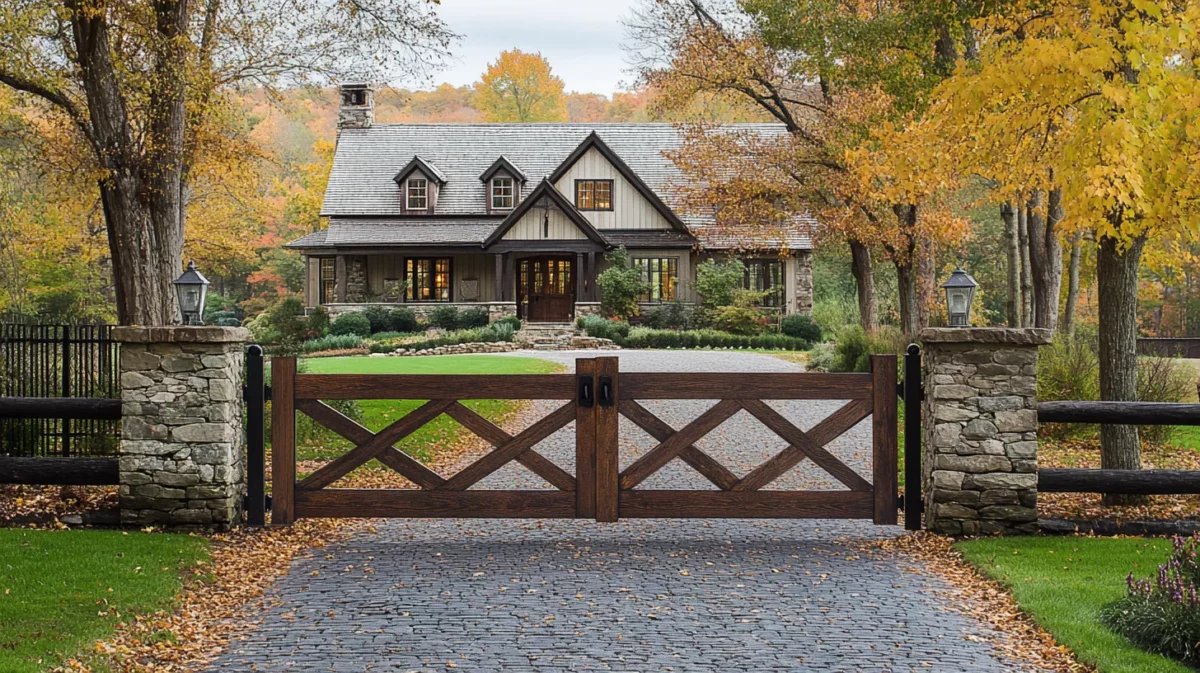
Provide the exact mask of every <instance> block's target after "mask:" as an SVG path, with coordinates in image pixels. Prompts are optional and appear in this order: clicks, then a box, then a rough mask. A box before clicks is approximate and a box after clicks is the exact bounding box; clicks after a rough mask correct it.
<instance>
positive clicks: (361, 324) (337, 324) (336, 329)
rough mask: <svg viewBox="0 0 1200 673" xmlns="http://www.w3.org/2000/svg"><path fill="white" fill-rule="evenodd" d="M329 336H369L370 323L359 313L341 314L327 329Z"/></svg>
mask: <svg viewBox="0 0 1200 673" xmlns="http://www.w3.org/2000/svg"><path fill="white" fill-rule="evenodd" d="M329 333H330V334H357V335H358V336H360V337H369V336H371V321H370V320H367V317H366V316H365V315H363V314H361V313H343V314H341V315H339V316H338V317H337V318H336V319H335V320H334V321H333V325H331V326H330V327H329Z"/></svg>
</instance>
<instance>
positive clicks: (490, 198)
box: [288, 84, 814, 322]
mask: <svg viewBox="0 0 1200 673" xmlns="http://www.w3.org/2000/svg"><path fill="white" fill-rule="evenodd" d="M341 96H342V101H341V109H340V113H339V119H338V142H337V150H336V153H335V156H334V161H333V169H332V172H331V173H330V176H329V185H328V188H327V189H326V192H325V201H324V205H323V206H322V211H321V215H322V216H323V217H327V218H328V220H329V226H328V228H327V229H324V230H321V231H317V232H314V233H312V234H309V235H307V236H305V237H303V238H301V239H300V240H297V241H294V242H292V243H290V244H289V245H288V247H289V248H292V249H295V250H299V251H300V252H302V253H303V254H304V256H305V258H306V260H307V265H308V266H307V269H308V273H307V279H306V284H307V287H306V294H305V297H306V303H307V305H308V306H309V307H315V306H325V307H326V309H327V310H329V312H330V313H332V314H337V313H342V312H346V311H351V310H361V309H362V308H364V307H366V306H369V305H372V304H388V305H393V304H397V303H404V304H411V305H413V306H414V308H416V309H417V310H418V312H421V311H422V307H426V308H428V307H432V306H436V305H445V304H457V305H460V306H463V305H473V306H483V307H486V308H487V309H488V312H489V314H490V315H491V316H492V317H493V319H495V318H498V317H501V316H506V315H516V316H518V317H520V318H521V319H523V320H527V321H531V322H566V321H569V320H571V319H573V318H574V317H575V316H577V315H585V314H588V313H594V312H595V311H596V310H597V309H598V301H599V296H598V290H597V288H596V283H595V278H596V275H597V274H598V273H600V272H601V271H603V269H604V266H605V264H606V261H605V253H606V252H607V251H609V250H611V249H613V248H616V247H624V248H625V249H626V250H627V251H628V252H629V256H630V258H631V259H632V260H633V263H634V264H635V265H637V266H638V267H640V268H641V269H642V270H643V274H644V278H645V279H646V280H647V281H648V283H649V286H650V290H649V292H648V293H647V294H646V296H644V297H643V298H642V300H643V301H644V302H645V303H646V304H661V303H663V302H670V301H683V302H694V301H696V300H697V296H696V291H695V273H696V266H697V264H698V263H700V262H701V261H703V260H704V259H705V258H706V257H717V258H723V257H727V256H731V255H732V256H736V257H738V258H740V259H742V260H743V262H744V263H745V266H746V284H747V287H748V288H749V289H753V290H759V291H764V292H765V293H766V300H765V304H766V305H768V306H774V307H777V308H778V309H779V310H781V311H782V312H784V313H797V312H799V313H807V312H809V311H810V309H811V306H812V273H811V247H812V246H811V241H810V236H809V233H810V230H811V227H812V225H813V224H814V222H813V221H812V220H811V219H808V218H803V219H799V220H797V221H794V222H789V223H785V224H773V225H771V226H769V227H768V226H765V225H764V226H761V227H754V226H749V227H747V226H740V227H734V226H727V225H726V224H724V223H721V222H719V221H718V219H717V217H716V216H715V214H713V213H708V214H697V213H684V212H680V211H679V210H677V208H673V207H672V203H673V202H675V203H676V205H678V204H677V201H678V198H677V196H675V190H674V189H673V187H674V186H677V185H678V181H679V180H681V179H683V176H682V174H681V173H680V171H679V170H678V169H677V168H676V167H675V166H674V164H672V162H671V160H670V159H669V158H668V157H667V156H666V154H665V153H666V152H669V151H671V150H674V149H676V148H678V147H679V146H680V143H681V142H682V134H681V131H680V130H679V129H677V128H676V127H674V126H672V125H670V124H595V125H594V124H375V123H374V111H373V105H374V92H373V90H372V89H371V88H370V87H369V86H366V85H362V84H356V85H350V84H348V85H343V86H342V90H341ZM738 126H739V128H742V129H750V130H753V131H754V132H756V133H761V134H779V133H783V132H784V129H783V127H782V126H780V125H773V124H755V125H738Z"/></svg>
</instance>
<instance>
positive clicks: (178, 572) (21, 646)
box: [0, 528, 208, 673]
mask: <svg viewBox="0 0 1200 673" xmlns="http://www.w3.org/2000/svg"><path fill="white" fill-rule="evenodd" d="M207 553H208V541H207V540H206V539H204V538H199V537H189V536H187V535H167V534H160V533H140V532H129V533H125V532H121V531H91V530H72V531H51V530H29V529H19V528H9V529H0V671H5V673H24V672H25V671H29V672H30V673H34V672H36V671H46V670H49V669H50V668H51V667H52V666H54V665H57V664H59V663H61V661H62V660H63V659H64V658H67V657H72V656H79V655H81V654H83V653H86V652H87V651H89V650H91V649H92V648H93V647H94V645H95V643H96V641H97V640H103V639H105V638H107V637H108V636H110V635H111V634H112V632H113V628H114V627H115V626H116V624H117V623H118V622H119V621H121V620H123V619H129V618H130V617H131V616H132V614H136V613H147V612H153V611H155V610H158V609H160V608H164V607H167V606H168V605H169V604H170V602H171V600H172V598H174V596H175V594H176V593H177V592H178V590H179V588H180V586H181V581H182V575H183V574H184V573H185V572H186V571H187V570H188V569H190V568H193V567H194V566H195V565H196V563H197V562H198V561H199V560H201V559H203V558H205V557H206V556H207ZM118 614H119V615H120V616H118Z"/></svg>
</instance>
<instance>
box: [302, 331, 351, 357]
mask: <svg viewBox="0 0 1200 673" xmlns="http://www.w3.org/2000/svg"><path fill="white" fill-rule="evenodd" d="M350 348H362V337H360V336H359V335H357V334H327V335H325V336H323V337H320V338H317V339H309V340H308V341H305V342H304V343H303V344H301V346H300V350H301V351H303V352H305V353H316V352H319V351H333V350H346V349H350Z"/></svg>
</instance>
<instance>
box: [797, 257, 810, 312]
mask: <svg viewBox="0 0 1200 673" xmlns="http://www.w3.org/2000/svg"><path fill="white" fill-rule="evenodd" d="M794 254H795V256H796V307H795V310H796V313H799V314H801V315H812V308H813V279H812V253H811V252H797V253H794Z"/></svg>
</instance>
